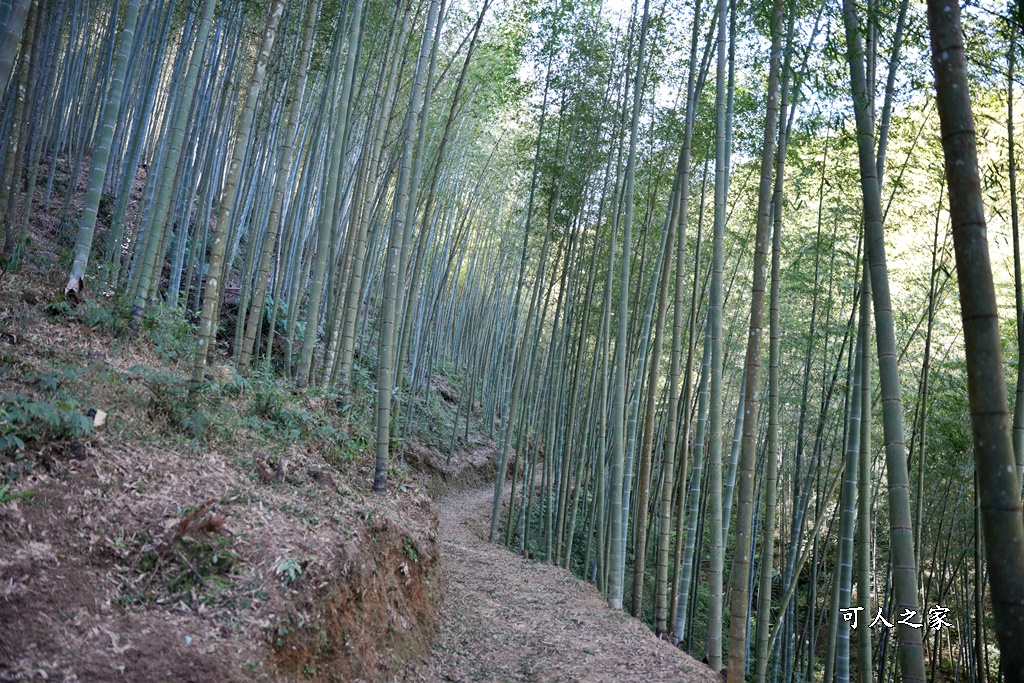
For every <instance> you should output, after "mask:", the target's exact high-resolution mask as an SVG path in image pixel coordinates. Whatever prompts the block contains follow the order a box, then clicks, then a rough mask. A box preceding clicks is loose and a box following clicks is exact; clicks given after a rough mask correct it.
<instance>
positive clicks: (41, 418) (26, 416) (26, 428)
mask: <svg viewBox="0 0 1024 683" xmlns="http://www.w3.org/2000/svg"><path fill="white" fill-rule="evenodd" d="M91 433H92V420H91V419H89V418H88V417H86V416H85V415H83V414H82V413H81V412H79V405H78V402H77V401H75V400H73V399H56V400H54V401H52V402H51V401H32V400H30V399H28V398H26V397H24V396H21V395H20V394H14V395H10V396H5V397H3V398H0V453H7V452H12V451H15V452H16V451H23V450H25V445H26V444H30V443H45V442H48V441H65V440H70V439H80V438H83V437H86V436H89V434H91Z"/></svg>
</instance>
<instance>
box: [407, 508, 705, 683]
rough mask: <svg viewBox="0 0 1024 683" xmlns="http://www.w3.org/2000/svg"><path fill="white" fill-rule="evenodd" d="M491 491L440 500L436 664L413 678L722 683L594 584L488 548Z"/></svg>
mask: <svg viewBox="0 0 1024 683" xmlns="http://www.w3.org/2000/svg"><path fill="white" fill-rule="evenodd" d="M492 492H493V489H492V488H482V489H475V490H471V491H465V492H461V493H456V494H453V495H451V496H448V497H447V498H445V499H444V500H442V501H441V502H440V503H439V507H440V513H441V529H440V537H441V558H442V560H441V563H442V570H443V572H444V576H445V582H446V584H447V594H446V597H445V599H444V605H443V608H442V615H441V624H440V634H439V637H438V640H437V643H436V644H435V647H434V652H433V658H432V659H431V661H430V663H429V664H428V665H427V666H425V667H423V669H422V670H420V671H418V672H416V673H415V674H413V675H412V676H410V680H414V681H463V682H466V683H469V682H470V681H473V682H477V681H502V682H506V681H507V682H511V681H579V682H584V681H585V682H588V683H589V682H594V683H596V682H598V681H609V682H611V681H617V682H622V681H643V682H644V683H660V682H662V681H679V682H682V683H698V682H704V681H706V682H708V683H712V682H716V683H717V682H718V681H720V680H721V679H720V678H719V676H718V675H717V674H715V673H713V672H712V671H711V670H710V669H708V668H707V667H706V666H705V665H704V664H701V663H699V662H697V661H696V660H694V659H693V658H692V657H690V656H689V655H687V654H685V653H683V652H680V651H679V650H677V649H675V648H673V647H672V646H671V645H669V644H668V643H666V642H665V641H662V640H659V639H658V638H656V637H655V636H654V634H653V633H651V631H650V630H649V629H647V628H646V627H645V626H644V625H643V624H641V623H640V622H639V621H637V620H635V619H633V618H632V617H630V616H628V615H626V614H624V613H622V612H615V611H612V610H611V609H609V607H608V605H607V603H606V602H605V601H604V599H603V598H602V597H601V594H600V593H598V591H597V589H596V588H595V587H594V586H593V585H592V584H589V583H586V582H584V581H580V580H579V579H577V578H575V577H574V576H573V575H572V574H571V573H570V572H568V571H567V570H564V569H561V568H558V567H553V566H551V565H546V564H540V563H536V562H531V561H529V560H526V559H524V558H522V557H520V556H518V555H515V554H513V553H511V552H509V551H507V550H506V549H505V548H503V547H501V546H499V545H495V544H492V543H488V542H487V541H486V540H485V539H486V533H487V524H488V521H489V519H490V512H491V500H492Z"/></svg>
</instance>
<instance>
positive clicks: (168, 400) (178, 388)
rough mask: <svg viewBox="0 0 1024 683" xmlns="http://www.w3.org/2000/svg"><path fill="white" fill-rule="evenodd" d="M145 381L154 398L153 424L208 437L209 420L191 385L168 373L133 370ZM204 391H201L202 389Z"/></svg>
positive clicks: (152, 405)
mask: <svg viewBox="0 0 1024 683" xmlns="http://www.w3.org/2000/svg"><path fill="white" fill-rule="evenodd" d="M130 372H131V374H132V375H133V376H134V377H137V378H139V379H141V380H142V382H143V383H144V384H145V385H146V388H147V389H149V392H150V394H151V397H150V401H149V406H148V413H149V417H150V419H151V420H153V421H155V422H163V423H164V424H166V426H167V427H169V428H171V429H174V430H180V431H184V432H185V433H186V434H188V435H189V436H192V437H195V438H200V437H203V436H205V435H206V433H207V431H208V430H209V427H210V420H209V419H208V418H207V417H206V415H204V414H203V412H202V410H201V409H200V406H199V403H198V401H197V400H196V398H195V394H194V393H193V392H191V391H189V386H188V383H187V382H186V381H185V380H184V379H181V378H179V377H177V376H175V375H173V374H171V373H170V372H167V371H166V370H151V369H149V368H146V367H142V366H138V365H137V366H135V367H133V368H131V370H130ZM200 390H201V389H200Z"/></svg>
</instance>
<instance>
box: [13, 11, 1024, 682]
mask: <svg viewBox="0 0 1024 683" xmlns="http://www.w3.org/2000/svg"><path fill="white" fill-rule="evenodd" d="M1022 17H1024V15H1022V13H1021V9H1020V8H1019V7H1018V6H1017V5H1015V4H1013V3H1012V2H1011V3H1009V4H1007V5H1001V4H993V3H980V4H975V3H971V4H968V5H967V6H966V7H964V8H961V7H960V6H959V4H958V3H956V2H952V1H951V0H928V2H927V4H926V5H922V4H918V3H914V4H911V3H910V2H909V0H866V2H857V0H842V2H831V3H825V2H814V1H813V0H801V1H800V2H797V0H763V1H759V2H749V1H743V2H741V1H740V0H715V2H709V1H708V0H642V2H641V1H639V0H634V2H633V3H631V4H630V3H626V2H619V3H618V4H616V3H603V2H595V1H592V0H591V1H587V2H579V3H571V2H559V1H558V0H554V1H553V2H551V1H549V0H528V1H527V2H522V3H510V2H501V0H494V1H493V2H492V0H475V1H474V2H467V1H466V0H397V2H396V1H395V0H304V1H300V0H261V1H258V0H220V1H219V2H218V0H188V1H186V0H82V1H76V0H0V26H2V31H0V85H2V86H3V99H2V102H0V146H2V149H3V156H2V159H3V167H2V171H0V173H2V182H0V220H2V234H3V242H2V259H3V263H2V266H3V273H4V279H5V280H7V279H10V280H13V279H15V278H17V277H18V275H17V274H18V272H19V271H20V270H23V269H24V268H26V266H27V264H30V263H32V262H33V259H40V258H46V257H44V256H39V255H36V254H37V252H35V251H34V249H35V247H36V246H37V244H36V243H37V242H38V239H39V235H41V234H44V233H45V230H49V231H50V233H49V234H51V235H52V236H53V239H54V240H55V243H56V245H57V247H56V248H57V254H58V259H59V260H60V262H59V264H58V265H59V267H60V272H61V273H64V274H66V280H62V282H63V283H64V284H63V287H62V288H61V291H62V295H63V296H65V297H68V298H69V299H70V300H72V301H73V302H75V303H78V304H84V303H85V302H93V303H96V304H99V305H103V306H108V307H111V308H112V309H114V310H116V311H118V314H119V315H121V316H123V317H124V320H125V323H126V324H125V337H126V339H128V340H129V343H130V341H131V339H133V338H134V337H135V336H136V335H137V334H138V332H139V331H140V330H141V329H143V328H144V327H145V326H146V325H147V320H151V319H153V317H158V316H163V315H183V316H185V317H186V318H187V319H188V320H190V321H191V322H192V323H193V324H194V327H195V341H196V344H195V355H194V358H192V359H191V361H190V362H189V363H188V366H189V368H190V370H191V377H192V384H191V386H192V390H193V392H195V393H197V394H198V393H201V392H202V391H203V387H204V383H205V382H206V378H207V377H208V373H209V371H210V366H211V365H213V364H222V363H224V362H230V363H232V364H233V366H234V367H235V368H236V370H237V372H238V373H240V374H242V375H245V374H248V373H251V372H262V373H270V374H274V375H280V376H283V377H284V378H286V379H287V380H288V381H291V382H292V383H293V384H294V387H295V389H296V390H297V391H306V392H316V393H318V394H319V395H325V396H328V397H330V398H331V399H332V400H335V401H336V402H337V403H338V405H339V406H341V405H344V404H346V403H348V402H350V401H355V400H359V399H358V397H360V396H372V399H369V400H372V401H373V403H374V405H375V416H376V423H375V427H376V428H375V435H376V437H375V443H374V444H372V445H371V447H373V448H374V453H375V462H376V467H375V471H374V477H373V481H372V486H373V489H374V490H375V491H379V492H383V491H385V490H386V488H387V486H388V478H389V473H391V472H393V471H394V470H393V468H396V467H401V466H402V463H403V444H404V442H405V436H406V434H407V430H408V425H409V424H410V423H411V422H412V421H413V420H416V419H421V417H420V418H418V417H417V412H418V411H419V412H420V413H421V414H422V410H423V405H424V402H425V400H426V397H427V396H428V395H429V393H430V392H431V391H432V388H433V387H434V386H435V384H436V383H437V379H438V378H439V377H445V378H446V381H447V382H448V383H449V384H450V386H451V387H453V388H454V389H455V393H456V394H457V396H456V399H455V401H456V403H457V405H456V408H455V410H456V421H455V424H454V425H449V426H448V428H450V429H451V433H450V434H446V435H444V437H443V440H444V441H445V442H446V444H447V445H446V447H447V448H449V450H450V451H452V452H453V453H458V452H459V451H460V449H468V448H471V447H472V445H473V443H479V442H480V440H481V439H483V440H490V439H493V440H494V442H495V444H496V450H497V456H496V457H497V470H496V471H497V474H496V476H495V480H494V504H493V515H492V519H491V522H490V529H489V536H490V540H491V541H493V542H496V543H503V544H505V545H507V546H508V547H509V548H511V549H513V550H515V551H517V552H520V553H523V554H524V555H528V556H529V557H532V558H534V559H536V560H539V561H543V562H547V563H551V564H555V565H559V566H562V567H565V568H567V569H570V570H572V571H573V572H575V573H576V574H578V575H579V576H581V577H583V578H585V579H586V580H588V581H593V582H595V583H596V585H597V587H598V589H599V590H600V591H601V592H602V593H603V594H604V595H605V596H606V597H607V600H608V603H609V605H610V606H611V607H612V608H614V609H624V610H628V611H629V612H630V613H631V614H632V615H634V616H636V617H637V618H640V619H642V620H643V621H644V622H646V623H648V624H649V625H650V626H651V627H652V629H653V630H654V631H655V633H656V634H657V635H658V636H659V637H662V638H666V639H669V640H671V642H672V643H673V644H677V645H679V646H680V647H682V648H684V649H685V650H687V651H689V652H690V653H692V654H694V655H695V656H696V657H697V658H698V659H700V658H704V659H705V661H706V662H707V663H708V665H709V666H710V667H711V668H713V669H714V670H716V671H717V670H721V669H723V668H725V669H727V677H728V680H729V681H730V682H737V681H744V680H756V681H759V682H760V681H776V682H778V681H783V682H786V683H788V682H790V681H797V680H802V681H812V680H825V681H828V682H829V683H831V682H832V681H833V680H834V681H838V682H846V681H850V680H857V681H861V682H862V683H865V682H869V681H872V680H878V681H885V680H901V681H924V680H929V681H947V680H948V681H952V680H969V681H996V680H1004V681H1024V647H1021V644H1020V643H1021V642H1024V519H1022V512H1021V480H1022V473H1024V362H1022V360H1024V344H1021V339H1022V337H1024V296H1022V280H1021V265H1020V244H1019V231H1018V207H1017V188H1016V160H1015V153H1016V146H1015V145H1016V143H1015V123H1016V120H1017V118H1018V112H1019V111H1020V107H1019V105H1018V104H1017V102H1019V99H1020V97H1019V95H1020V90H1021V88H1022V85H1024V81H1022V80H1021V77H1020V74H1019V73H1018V72H1017V71H1016V62H1017V58H1018V56H1019V51H1020V48H1019V45H1020V44H1021V43H1024V34H1022V31H1024V23H1022ZM44 215H45V216H51V215H55V216H57V217H58V219H59V220H58V221H56V222H55V223H54V224H49V223H45V221H44V222H42V223H40V222H39V220H41V219H39V217H40V216H44ZM34 218H35V219H38V220H33V219H34ZM986 221H987V222H986ZM40 226H42V227H40ZM41 231H42V232H41ZM62 277H63V276H62ZM60 284H61V283H56V282H55V283H53V286H54V287H57V286H58V285H60ZM954 294H956V295H958V297H959V298H958V299H957V297H956V296H954ZM766 308H767V323H766V320H765V314H766ZM958 316H959V317H958ZM225 358H229V359H230V360H229V361H225ZM1011 406H1012V413H1011V412H1010V408H1011ZM367 483H368V484H369V482H367ZM495 572H496V574H495V581H500V580H501V577H500V569H499V568H496V569H495ZM887 624H888V625H887Z"/></svg>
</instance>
